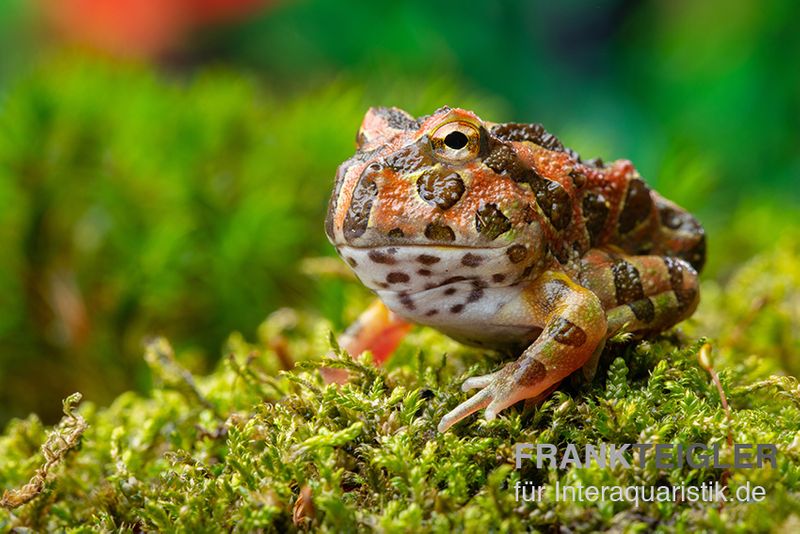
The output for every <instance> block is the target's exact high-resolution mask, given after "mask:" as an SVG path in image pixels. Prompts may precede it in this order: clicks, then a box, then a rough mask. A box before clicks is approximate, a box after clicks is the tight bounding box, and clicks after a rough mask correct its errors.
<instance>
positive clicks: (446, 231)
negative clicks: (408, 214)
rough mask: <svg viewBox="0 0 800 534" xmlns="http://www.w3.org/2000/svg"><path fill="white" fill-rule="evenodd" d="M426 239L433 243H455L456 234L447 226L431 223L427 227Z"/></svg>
mask: <svg viewBox="0 0 800 534" xmlns="http://www.w3.org/2000/svg"><path fill="white" fill-rule="evenodd" d="M425 237H427V238H428V239H430V240H431V241H455V239H456V234H455V232H453V229H452V228H450V227H449V226H447V225H446V224H441V223H430V224H429V225H428V226H426V227H425Z"/></svg>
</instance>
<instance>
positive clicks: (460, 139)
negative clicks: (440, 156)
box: [444, 132, 469, 150]
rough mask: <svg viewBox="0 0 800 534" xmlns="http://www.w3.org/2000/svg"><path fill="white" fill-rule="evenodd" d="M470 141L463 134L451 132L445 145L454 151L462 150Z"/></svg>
mask: <svg viewBox="0 0 800 534" xmlns="http://www.w3.org/2000/svg"><path fill="white" fill-rule="evenodd" d="M468 142H469V139H467V136H466V135H464V134H463V133H461V132H450V133H449V134H447V135H446V136H445V138H444V144H445V145H447V147H448V148H452V149H453V150H460V149H462V148H464V147H465V146H467V143H468Z"/></svg>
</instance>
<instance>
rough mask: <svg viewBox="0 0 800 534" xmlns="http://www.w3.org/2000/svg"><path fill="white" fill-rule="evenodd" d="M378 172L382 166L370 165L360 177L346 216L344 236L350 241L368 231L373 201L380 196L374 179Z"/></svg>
mask: <svg viewBox="0 0 800 534" xmlns="http://www.w3.org/2000/svg"><path fill="white" fill-rule="evenodd" d="M378 172H380V166H378V165H370V166H369V167H367V170H366V171H364V173H363V174H362V175H361V177H360V178H359V179H358V184H357V185H356V188H355V191H353V199H352V201H351V202H350V208H349V209H348V210H347V215H346V216H345V218H344V237H345V239H346V240H348V241H350V240H351V239H356V238H357V237H360V236H361V235H363V234H364V232H366V231H367V226H368V225H369V213H370V211H372V203H373V202H374V201H375V197H377V196H378V186H377V185H376V184H375V181H374V180H375V175H376V174H377V173H378Z"/></svg>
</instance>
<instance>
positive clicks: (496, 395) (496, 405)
mask: <svg viewBox="0 0 800 534" xmlns="http://www.w3.org/2000/svg"><path fill="white" fill-rule="evenodd" d="M501 373H502V371H498V372H496V373H491V374H488V375H483V376H476V377H472V378H468V379H467V380H466V381H464V384H462V386H461V389H462V390H463V391H469V390H470V389H475V388H481V391H479V392H478V393H476V394H475V395H473V396H472V397H470V398H469V399H467V400H465V401H464V402H462V403H461V404H459V405H458V406H456V407H455V408H454V409H453V410H451V411H450V412H449V413H448V414H447V415H445V416H444V417H442V420H441V421H440V422H439V427H438V428H439V432H447V430H448V429H449V428H450V427H451V426H453V425H454V424H456V423H458V422H459V421H461V420H462V419H464V418H465V417H468V416H470V415H472V414H473V413H475V412H477V411H479V410H481V409H483V408H486V412H485V417H486V420H487V421H493V420H494V419H495V418H496V417H497V414H498V413H500V412H501V411H503V410H504V409H506V408H508V407H509V406H511V405H512V404H514V403H515V402H516V401H517V400H519V399H518V398H516V397H515V396H514V395H512V394H511V391H506V390H508V387H504V386H507V385H508V382H507V381H506V380H504V379H503V377H502V376H500V375H501Z"/></svg>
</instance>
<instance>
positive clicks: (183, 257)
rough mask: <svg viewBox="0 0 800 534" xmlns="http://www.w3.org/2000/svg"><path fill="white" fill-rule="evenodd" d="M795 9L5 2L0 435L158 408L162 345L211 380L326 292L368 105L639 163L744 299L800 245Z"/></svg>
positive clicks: (712, 272) (334, 306)
mask: <svg viewBox="0 0 800 534" xmlns="http://www.w3.org/2000/svg"><path fill="white" fill-rule="evenodd" d="M798 15H800V9H798V8H797V4H796V3H794V2H791V1H785V2H776V1H766V2H748V1H742V0H730V1H721V0H712V1H708V2H690V1H679V2H667V1H664V2H630V1H610V0H609V1H596V2H584V1H577V0H572V1H566V2H525V1H521V0H518V1H511V0H506V1H495V2H484V3H478V2H473V3H464V2H455V1H443V2H423V1H412V2H395V3H386V4H379V3H375V2H367V1H358V0H340V1H328V2H323V1H293V2H261V1H258V0H230V1H220V0H180V1H178V0H176V1H175V2H161V1H160V0H40V1H39V2H35V3H31V2H25V1H23V0H6V1H5V2H2V3H0V47H2V50H3V53H2V54H1V55H0V206H2V208H0V424H2V423H3V422H5V421H6V420H8V419H9V418H10V417H13V416H24V415H26V414H27V413H28V412H29V411H37V412H39V413H40V414H42V415H43V416H44V418H45V420H50V421H52V420H53V419H54V418H56V417H57V415H58V413H59V411H60V403H59V399H61V398H63V397H64V396H66V395H67V394H68V393H70V392H73V391H77V390H80V391H82V392H83V393H84V395H85V397H86V398H89V399H91V400H94V401H98V402H101V403H104V402H107V401H109V400H110V399H111V398H113V397H114V396H116V395H117V394H119V393H120V392H121V391H124V390H125V389H129V388H139V389H141V388H145V387H146V386H147V380H148V374H147V373H146V372H145V370H144V365H143V363H142V360H141V353H142V340H143V339H145V338H146V337H147V336H149V335H153V334H164V335H167V336H168V337H169V338H170V339H171V340H172V341H173V342H174V343H175V345H176V346H177V347H178V348H179V349H180V351H179V352H180V353H181V354H182V355H183V356H182V358H183V359H184V361H185V363H186V364H187V365H189V366H190V367H191V368H192V369H193V370H197V371H203V370H206V369H208V368H209V367H210V366H211V365H213V363H214V362H215V361H216V359H217V358H218V356H219V354H220V351H221V349H222V347H223V345H224V342H225V339H226V337H227V336H228V334H230V333H231V332H233V331H240V332H242V333H243V334H244V335H245V336H246V337H253V335H254V332H255V329H256V327H257V326H258V324H259V323H260V322H261V321H262V320H263V319H264V318H265V317H266V316H267V315H268V314H269V313H270V312H272V311H274V310H275V309H276V308H278V307H281V306H297V307H302V308H306V309H313V310H318V311H319V313H321V314H323V315H325V316H326V317H328V318H329V319H330V320H331V321H333V323H334V324H335V325H336V326H337V327H341V326H342V325H341V321H342V319H341V304H340V302H341V299H340V298H339V297H340V295H341V292H342V290H343V287H342V286H343V282H340V281H336V280H330V279H324V280H316V279H314V278H313V277H308V276H307V275H305V274H303V273H302V272H301V270H300V269H299V264H300V262H301V260H302V259H303V258H307V257H314V256H320V255H332V249H331V247H329V245H328V244H327V241H326V239H325V236H324V232H323V230H322V221H323V218H324V212H325V208H326V202H327V197H328V193H329V187H330V185H331V183H332V179H333V175H334V172H335V169H336V166H337V165H338V164H339V163H340V162H341V161H342V160H344V159H345V158H347V157H348V156H349V155H350V154H351V153H352V151H353V138H354V135H355V132H356V129H357V127H358V125H359V123H360V120H361V117H362V115H363V112H364V111H365V110H366V108H367V107H368V106H370V105H396V106H399V107H403V108H406V109H407V110H408V111H410V112H412V113H414V114H427V113H429V112H431V111H433V110H434V109H435V108H437V107H439V106H441V105H444V104H450V105H457V106H461V107H468V108H472V109H474V110H475V111H477V112H478V113H479V114H480V115H482V116H483V117H484V118H485V119H490V120H494V121H505V120H514V121H522V122H534V121H535V122H542V123H544V124H545V125H546V127H547V128H548V129H549V130H550V131H551V132H553V133H555V134H556V135H558V136H559V138H560V139H561V140H562V141H564V142H565V144H567V145H568V146H571V147H572V148H575V149H576V150H578V151H579V152H580V153H581V154H582V155H584V156H585V157H589V158H591V157H595V156H601V157H603V159H605V160H607V161H608V160H612V159H615V158H629V159H631V160H633V161H634V163H635V164H636V165H637V166H638V168H639V170H640V172H641V174H642V175H643V176H644V177H645V178H646V179H647V181H648V182H649V183H650V184H651V185H653V186H654V187H656V188H657V189H658V190H659V191H660V192H661V193H662V194H664V195H665V196H667V197H669V198H671V199H673V200H675V201H677V202H678V203H680V204H682V205H684V206H685V207H687V208H689V209H690V210H692V211H694V212H695V213H696V214H697V215H698V216H699V218H700V219H701V220H702V221H703V223H704V224H705V225H706V227H707V231H708V234H709V247H710V250H709V265H708V269H707V271H706V272H705V273H704V277H705V278H706V279H707V280H709V279H718V280H724V279H725V278H726V277H727V276H728V275H729V274H730V273H731V272H732V270H733V269H734V268H735V267H736V266H737V265H739V264H741V263H742V262H743V261H746V260H747V259H748V258H750V257H751V256H753V255H754V254H757V253H758V252H760V251H763V250H768V249H770V248H774V247H779V246H782V245H781V243H787V242H789V241H791V240H793V239H796V238H797V236H798V233H799V232H798V225H797V221H798V220H800V218H799V217H798V215H800V209H799V208H798V206H799V205H800V187H798V186H800V134H799V133H798V132H800V68H798V65H800V32H797V31H796V29H795V28H794V27H793V26H794V25H793V23H792V21H794V20H796V19H797V17H798Z"/></svg>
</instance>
